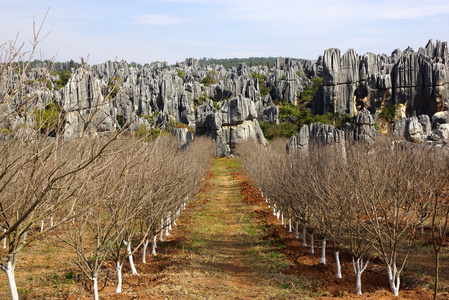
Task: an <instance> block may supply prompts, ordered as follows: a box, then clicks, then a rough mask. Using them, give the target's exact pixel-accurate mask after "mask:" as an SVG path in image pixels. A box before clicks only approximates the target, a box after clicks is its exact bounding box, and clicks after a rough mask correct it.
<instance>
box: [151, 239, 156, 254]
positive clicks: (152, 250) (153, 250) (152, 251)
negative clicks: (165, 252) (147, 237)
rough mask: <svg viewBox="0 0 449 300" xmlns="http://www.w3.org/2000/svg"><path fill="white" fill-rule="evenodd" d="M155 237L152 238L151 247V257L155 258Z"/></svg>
mask: <svg viewBox="0 0 449 300" xmlns="http://www.w3.org/2000/svg"><path fill="white" fill-rule="evenodd" d="M156 248H157V235H155V236H153V245H151V255H153V256H156V255H157V254H156Z"/></svg>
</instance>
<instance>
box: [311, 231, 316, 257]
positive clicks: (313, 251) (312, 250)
mask: <svg viewBox="0 0 449 300" xmlns="http://www.w3.org/2000/svg"><path fill="white" fill-rule="evenodd" d="M313 243H314V241H313V232H312V233H311V234H310V254H314V253H315V248H314V247H313Z"/></svg>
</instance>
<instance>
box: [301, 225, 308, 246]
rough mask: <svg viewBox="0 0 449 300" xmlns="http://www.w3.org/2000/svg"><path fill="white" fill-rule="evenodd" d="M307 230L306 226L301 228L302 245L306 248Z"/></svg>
mask: <svg viewBox="0 0 449 300" xmlns="http://www.w3.org/2000/svg"><path fill="white" fill-rule="evenodd" d="M306 235H307V229H306V226H303V227H302V245H303V246H306V247H307V237H306Z"/></svg>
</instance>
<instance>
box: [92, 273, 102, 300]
mask: <svg viewBox="0 0 449 300" xmlns="http://www.w3.org/2000/svg"><path fill="white" fill-rule="evenodd" d="M92 292H93V293H94V300H98V299H99V298H100V297H99V296H98V279H97V276H94V277H92Z"/></svg>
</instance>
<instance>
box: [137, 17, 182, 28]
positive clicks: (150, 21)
mask: <svg viewBox="0 0 449 300" xmlns="http://www.w3.org/2000/svg"><path fill="white" fill-rule="evenodd" d="M132 20H133V21H131V22H129V23H131V24H139V25H161V26H164V25H177V24H183V23H187V22H188V20H187V19H183V18H179V17H176V16H170V15H141V16H135V17H132Z"/></svg>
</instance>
